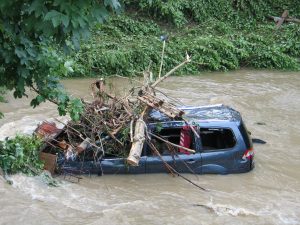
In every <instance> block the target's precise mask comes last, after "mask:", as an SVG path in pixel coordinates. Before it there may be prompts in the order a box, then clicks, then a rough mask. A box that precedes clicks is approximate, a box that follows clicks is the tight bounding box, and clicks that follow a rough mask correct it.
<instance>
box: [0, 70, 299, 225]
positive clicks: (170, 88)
mask: <svg viewBox="0 0 300 225" xmlns="http://www.w3.org/2000/svg"><path fill="white" fill-rule="evenodd" d="M92 81H93V79H72V80H66V81H64V84H65V86H66V88H67V89H68V90H69V91H70V92H71V93H72V94H74V95H76V96H81V97H89V95H90V93H89V92H90V90H89V85H90V83H91V82H92ZM112 82H113V83H115V84H116V86H117V87H119V88H118V90H119V91H122V90H123V87H126V86H127V83H128V82H126V80H123V79H122V78H117V79H114V80H113V81H112ZM120 87H121V88H120ZM160 90H162V91H163V92H165V93H167V94H168V95H169V96H172V97H174V98H177V99H179V100H180V101H182V102H183V103H184V104H186V105H194V106H196V105H206V104H216V103H224V104H226V105H230V106H232V107H233V108H235V109H236V110H238V111H240V112H241V114H242V116H243V118H244V120H245V122H246V125H247V127H248V129H249V130H250V131H251V132H252V136H253V137H254V138H260V139H263V140H264V141H266V142H267V143H266V144H264V145H262V144H255V145H254V149H255V165H256V166H255V168H254V170H253V171H251V172H249V173H245V174H232V175H199V176H194V175H186V176H187V177H188V178H189V179H191V180H192V181H194V182H195V183H197V184H199V185H200V186H202V187H205V188H206V189H208V190H209V191H208V192H203V191H201V190H199V189H197V188H195V187H194V186H192V185H190V184H189V183H187V182H186V181H184V180H182V179H181V178H179V177H175V178H174V177H171V176H170V175H168V174H152V175H105V176H102V177H99V176H84V177H83V179H81V181H80V183H70V182H67V181H64V180H63V179H62V178H59V179H60V180H61V181H60V186H59V187H55V188H53V187H48V186H46V185H45V184H44V183H43V182H41V180H40V179H39V178H37V177H35V178H34V177H26V176H24V175H21V174H18V175H14V176H12V180H13V185H8V184H7V183H5V182H4V181H3V180H1V179H0V195H1V196H2V197H1V198H0V224H124V225H126V224H178V225H179V224H180V225H181V224H188V225H189V224H300V147H299V146H300V119H299V116H300V73H296V72H273V71H256V70H239V71H235V72H227V73H203V74H201V75H199V76H184V77H170V78H168V79H167V80H166V81H165V82H164V83H162V84H161V85H160ZM29 98H30V95H29ZM7 99H8V101H9V103H7V104H0V111H2V112H4V113H5V118H4V119H2V120H0V139H3V138H5V137H6V136H11V135H14V134H15V133H17V132H25V133H30V132H32V130H33V129H34V128H35V126H36V124H37V123H39V122H41V121H42V120H44V119H49V118H55V117H57V116H58V115H57V112H56V109H55V106H54V105H52V104H51V103H44V104H42V105H41V106H39V107H38V108H36V109H32V108H30V106H29V101H30V100H29V99H21V100H14V99H12V98H11V97H9V96H8V97H7Z"/></svg>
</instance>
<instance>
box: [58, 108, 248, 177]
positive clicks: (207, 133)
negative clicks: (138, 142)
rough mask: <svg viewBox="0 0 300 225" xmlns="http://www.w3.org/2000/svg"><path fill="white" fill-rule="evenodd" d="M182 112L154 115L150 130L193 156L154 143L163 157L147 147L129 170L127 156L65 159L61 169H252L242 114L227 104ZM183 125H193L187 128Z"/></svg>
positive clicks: (135, 171) (119, 171)
mask: <svg viewBox="0 0 300 225" xmlns="http://www.w3.org/2000/svg"><path fill="white" fill-rule="evenodd" d="M181 109H182V110H184V111H185V120H172V119H170V118H168V117H167V116H165V115H163V114H162V113H160V112H159V111H152V112H151V113H150V117H149V120H148V124H147V128H148V132H149V133H150V132H151V133H155V134H157V135H159V136H160V137H162V138H163V139H164V140H167V141H169V142H171V143H174V144H177V145H181V146H182V144H184V146H185V147H188V148H190V149H194V150H195V153H189V152H186V151H185V150H184V149H180V148H176V151H177V152H176V154H174V152H173V153H172V151H169V150H170V149H167V146H165V145H164V143H163V142H162V141H161V140H159V139H156V140H153V141H154V143H156V144H155V145H156V147H157V149H158V150H159V152H160V155H161V156H158V155H156V154H153V151H152V150H151V148H150V147H149V145H148V144H147V143H145V144H144V148H143V152H142V155H141V158H140V162H139V165H138V166H129V165H128V164H127V163H126V158H122V157H116V156H113V155H108V154H106V155H104V156H103V157H102V158H101V160H99V161H94V160H89V161H88V160H87V161H78V160H74V161H72V160H68V161H67V160H65V159H64V158H61V159H59V160H58V166H59V168H60V169H61V170H63V171H70V172H71V171H81V172H83V173H90V174H100V175H101V174H127V173H128V174H141V173H163V172H167V171H168V170H167V169H166V167H165V163H168V164H169V165H170V166H172V167H173V168H174V169H175V170H176V171H177V172H179V173H196V174H207V173H212V174H228V173H243V172H248V171H250V170H252V169H253V167H254V161H253V160H254V151H253V147H252V140H251V138H250V132H248V131H247V128H246V127H245V124H244V122H243V120H242V117H241V115H240V113H239V112H238V111H236V110H234V109H232V108H230V107H229V106H225V105H209V106H201V107H183V108H181ZM185 121H189V124H187V122H185ZM191 127H193V128H194V129H192V128H191ZM189 128H190V129H189ZM192 130H193V131H192ZM195 132H196V134H198V135H196V134H195ZM152 138H153V137H152ZM153 139H155V138H153ZM174 149H175V148H174Z"/></svg>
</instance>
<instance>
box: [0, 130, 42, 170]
mask: <svg viewBox="0 0 300 225" xmlns="http://www.w3.org/2000/svg"><path fill="white" fill-rule="evenodd" d="M41 143H42V142H41V140H40V139H39V138H38V137H36V136H22V135H17V136H16V137H15V138H11V139H8V138H7V139H6V140H5V141H1V142H0V167H1V168H2V170H3V171H4V172H5V173H6V174H14V173H18V172H22V173H24V174H28V175H38V174H39V173H40V172H41V171H42V169H43V163H42V161H40V160H39V148H40V146H41Z"/></svg>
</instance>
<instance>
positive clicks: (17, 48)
mask: <svg viewBox="0 0 300 225" xmlns="http://www.w3.org/2000/svg"><path fill="white" fill-rule="evenodd" d="M121 8H122V7H121V4H120V2H119V1H118V0H75V1H74V0H48V1H44V0H14V1H11V0H1V1H0V86H1V87H4V88H7V89H8V90H13V91H14V92H13V93H14V97H16V98H21V97H24V96H27V95H26V87H30V88H31V89H32V90H34V91H35V92H36V93H37V96H36V97H35V98H34V99H33V100H32V101H31V105H32V106H33V107H36V106H37V105H39V104H40V103H41V102H44V101H46V100H50V101H52V102H54V103H56V104H57V105H58V110H59V113H60V115H65V114H66V113H67V112H69V113H70V115H71V117H72V118H73V119H75V120H76V119H78V118H79V115H80V112H81V111H82V106H83V104H82V102H81V101H80V100H79V99H73V98H71V97H69V95H68V94H67V93H66V92H65V91H64V89H63V87H62V86H61V85H60V83H59V77H61V76H64V75H66V74H68V73H70V72H72V61H71V60H68V57H67V56H66V53H67V52H70V51H72V50H74V49H78V48H79V47H80V40H81V39H84V38H87V37H88V36H89V27H90V26H93V24H95V23H102V22H104V21H105V20H106V19H107V17H108V16H109V14H111V13H118V12H119V11H120V10H121Z"/></svg>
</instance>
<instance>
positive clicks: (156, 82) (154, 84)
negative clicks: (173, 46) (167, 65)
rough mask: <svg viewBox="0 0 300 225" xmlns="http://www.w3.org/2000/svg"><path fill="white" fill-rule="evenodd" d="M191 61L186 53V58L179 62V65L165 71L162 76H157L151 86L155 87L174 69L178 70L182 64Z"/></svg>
mask: <svg viewBox="0 0 300 225" xmlns="http://www.w3.org/2000/svg"><path fill="white" fill-rule="evenodd" d="M189 62H191V58H190V57H189V55H188V54H186V59H185V60H184V61H183V62H182V63H180V64H179V65H177V66H175V67H174V68H173V69H171V70H170V71H169V72H167V73H166V75H164V76H163V77H161V78H159V79H158V80H156V81H155V82H154V83H153V84H152V85H151V87H152V88H155V87H156V86H157V85H158V84H159V83H160V82H162V81H164V80H165V79H166V78H167V77H169V76H170V75H171V74H173V73H174V72H175V71H176V70H178V69H179V68H180V67H182V66H184V65H185V64H187V63H189Z"/></svg>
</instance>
